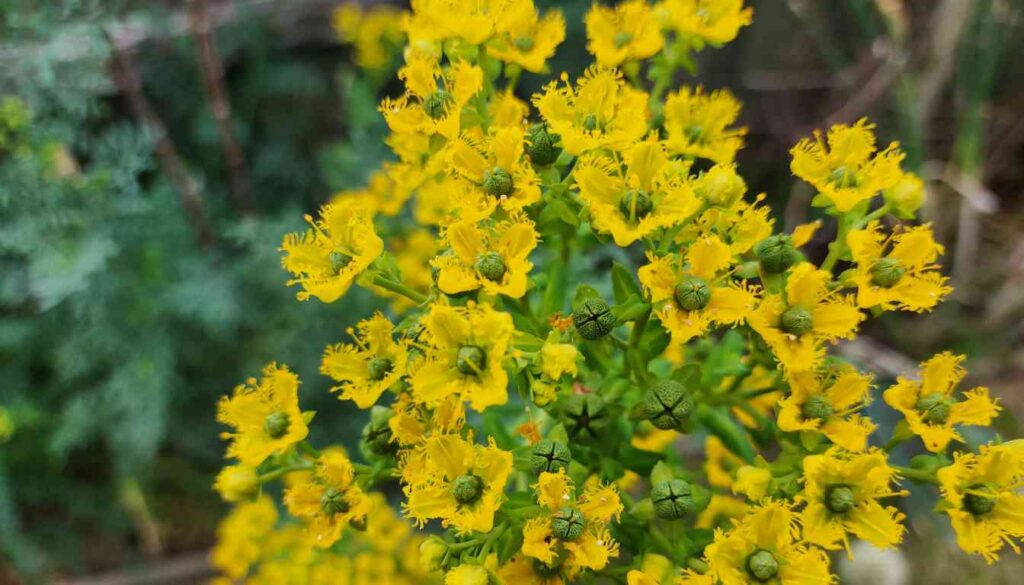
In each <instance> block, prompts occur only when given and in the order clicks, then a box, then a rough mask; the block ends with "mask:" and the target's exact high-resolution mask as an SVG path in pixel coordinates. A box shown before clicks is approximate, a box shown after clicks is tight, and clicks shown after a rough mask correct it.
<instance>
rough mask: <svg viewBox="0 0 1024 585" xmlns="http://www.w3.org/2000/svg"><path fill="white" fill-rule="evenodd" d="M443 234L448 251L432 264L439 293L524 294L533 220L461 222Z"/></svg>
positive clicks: (534, 239) (518, 217) (533, 242)
mask: <svg viewBox="0 0 1024 585" xmlns="http://www.w3.org/2000/svg"><path fill="white" fill-rule="evenodd" d="M442 235H443V238H444V242H445V244H446V245H447V246H448V250H447V251H445V252H444V253H443V254H441V255H440V256H438V257H436V258H434V260H432V261H431V264H432V265H433V266H434V267H435V268H437V269H438V274H437V287H438V288H439V289H441V291H442V292H444V293H445V294H449V295H454V294H458V293H462V292H466V291H471V290H477V289H481V288H482V289H483V291H484V292H485V293H487V294H503V295H506V296H509V297H512V298H519V297H521V296H523V295H524V294H526V284H527V277H528V276H529V274H530V270H531V269H532V268H533V263H532V262H530V261H529V260H528V259H527V258H529V256H530V252H532V251H533V249H534V248H535V247H536V246H537V239H538V237H537V232H536V231H535V230H534V228H533V222H532V221H530V220H529V219H526V217H524V216H522V215H519V214H516V215H514V216H512V217H511V218H510V219H509V220H508V221H500V222H497V223H496V224H495V223H492V222H488V223H487V224H484V225H478V224H476V223H474V222H465V221H462V222H457V223H454V224H452V225H450V226H448V228H447V229H445V230H443V232H442Z"/></svg>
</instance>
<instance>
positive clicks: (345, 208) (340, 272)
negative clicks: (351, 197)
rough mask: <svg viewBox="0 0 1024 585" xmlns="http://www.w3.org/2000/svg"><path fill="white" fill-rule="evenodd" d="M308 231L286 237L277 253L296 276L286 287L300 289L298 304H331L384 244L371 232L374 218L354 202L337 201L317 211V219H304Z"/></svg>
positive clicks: (286, 268) (382, 249)
mask: <svg viewBox="0 0 1024 585" xmlns="http://www.w3.org/2000/svg"><path fill="white" fill-rule="evenodd" d="M306 221H307V222H309V224H310V226H311V229H309V230H307V231H306V233H305V234H300V233H293V234H287V235H286V236H285V237H284V241H283V242H282V244H281V248H280V250H281V251H282V252H284V254H285V255H284V258H282V259H281V265H282V266H284V269H285V270H287V271H288V272H290V273H292V275H294V276H295V278H293V279H292V280H289V281H288V285H289V286H290V285H293V284H299V285H302V288H303V290H301V291H299V292H298V293H297V294H296V295H295V296H296V297H297V298H298V299H299V300H300V301H305V300H307V299H309V297H311V296H312V297H316V298H318V299H320V300H321V301H323V302H325V303H331V302H334V301H336V300H338V299H339V298H341V297H342V295H344V294H345V293H346V292H348V289H349V287H350V286H352V282H353V281H354V280H355V278H356V277H357V276H359V275H360V274H361V273H362V272H363V271H364V270H366V269H367V267H369V266H370V264H371V263H372V262H373V261H374V260H376V259H377V257H378V256H380V254H381V252H383V251H384V241H383V240H381V239H380V237H378V236H377V232H375V231H374V229H373V217H372V216H371V215H369V214H366V213H364V212H363V211H362V210H361V209H360V207H359V205H358V203H357V202H356V201H339V202H338V203H334V204H329V205H325V206H323V207H322V208H321V209H320V219H318V220H315V221H314V220H313V218H312V217H310V216H308V215H307V216H306Z"/></svg>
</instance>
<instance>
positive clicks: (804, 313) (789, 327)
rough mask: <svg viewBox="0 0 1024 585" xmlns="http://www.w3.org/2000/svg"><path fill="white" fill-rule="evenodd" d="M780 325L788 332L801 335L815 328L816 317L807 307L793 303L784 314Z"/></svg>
mask: <svg viewBox="0 0 1024 585" xmlns="http://www.w3.org/2000/svg"><path fill="white" fill-rule="evenodd" d="M780 325H781V326H782V330H783V331H785V332H786V333H790V334H792V335H796V336H800V335H803V334H804V333H807V332H808V331H810V330H811V329H813V328H814V318H813V317H812V316H811V312H810V311H808V310H807V308H806V307H802V306H800V305H793V306H792V307H790V308H788V309H786V312H784V313H783V314H782V318H781V320H780Z"/></svg>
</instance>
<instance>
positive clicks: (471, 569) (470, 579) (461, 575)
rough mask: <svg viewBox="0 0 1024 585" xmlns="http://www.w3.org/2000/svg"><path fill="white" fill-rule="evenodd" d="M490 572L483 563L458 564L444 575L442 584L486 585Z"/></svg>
mask: <svg viewBox="0 0 1024 585" xmlns="http://www.w3.org/2000/svg"><path fill="white" fill-rule="evenodd" d="M489 582H490V574H489V573H488V572H487V568H486V567H484V566H483V565H470V564H465V565H459V566H458V567H455V568H454V569H452V570H451V571H448V573H447V574H446V575H445V576H444V585H487V584H488V583H489Z"/></svg>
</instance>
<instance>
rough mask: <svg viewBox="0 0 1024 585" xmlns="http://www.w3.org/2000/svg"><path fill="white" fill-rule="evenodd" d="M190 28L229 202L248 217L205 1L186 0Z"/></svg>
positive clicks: (241, 160)
mask: <svg viewBox="0 0 1024 585" xmlns="http://www.w3.org/2000/svg"><path fill="white" fill-rule="evenodd" d="M189 24H190V26H191V28H192V36H193V37H194V38H195V42H196V51H197V52H198V60H199V71H200V72H201V74H202V76H203V89H204V90H205V91H206V98H207V100H209V102H210V109H211V110H212V112H213V119H214V120H215V121H216V122H217V134H218V135H219V137H220V144H221V148H222V149H223V150H224V159H225V161H226V162H227V164H228V181H229V184H230V188H231V200H232V203H233V205H234V207H235V210H236V211H238V212H239V213H242V214H248V213H250V212H251V211H252V197H251V191H252V190H251V187H250V182H249V175H248V173H247V172H246V169H245V157H244V156H243V154H242V148H241V146H239V144H238V140H236V139H235V133H234V131H233V130H232V128H231V101H230V100H229V99H228V95H227V90H226V89H225V87H224V67H223V65H222V64H221V59H220V55H219V54H218V53H217V45H216V43H215V42H214V39H213V33H212V28H211V26H210V10H209V6H208V5H207V2H206V0H189Z"/></svg>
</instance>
